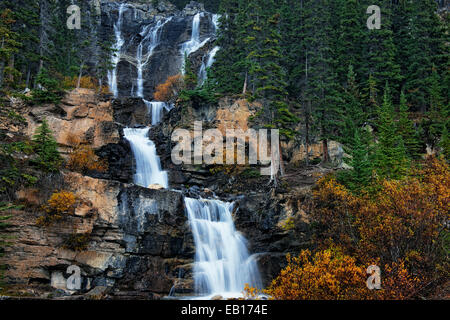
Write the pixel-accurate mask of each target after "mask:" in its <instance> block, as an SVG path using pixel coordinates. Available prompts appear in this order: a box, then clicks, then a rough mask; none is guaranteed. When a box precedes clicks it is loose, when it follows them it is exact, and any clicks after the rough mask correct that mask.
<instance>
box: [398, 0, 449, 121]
mask: <svg viewBox="0 0 450 320" xmlns="http://www.w3.org/2000/svg"><path fill="white" fill-rule="evenodd" d="M397 8H398V9H397V10H398V11H400V13H399V14H397V17H399V18H398V21H396V25H397V35H396V43H397V46H398V52H397V54H398V63H399V64H400V65H401V66H402V72H403V75H404V79H405V80H404V88H405V95H406V98H407V100H408V101H409V102H410V103H411V106H412V107H413V110H414V111H422V112H426V111H427V110H429V109H428V108H429V105H428V97H429V95H428V90H427V88H428V78H429V77H430V75H431V72H432V66H433V64H435V65H443V64H444V61H445V52H446V49H445V47H444V46H445V40H444V29H443V25H442V22H441V19H440V18H439V17H438V15H437V3H436V1H434V0H409V1H400V4H399V5H398V6H397ZM447 50H448V49H447ZM447 55H448V52H447Z"/></svg>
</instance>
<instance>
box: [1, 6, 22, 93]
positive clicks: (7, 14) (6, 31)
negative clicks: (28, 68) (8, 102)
mask: <svg viewBox="0 0 450 320" xmlns="http://www.w3.org/2000/svg"><path fill="white" fill-rule="evenodd" d="M14 22H15V20H14V18H13V12H12V11H11V10H10V9H4V10H2V11H1V12H0V89H2V88H3V87H5V86H6V87H8V88H11V87H14V85H15V80H16V78H17V77H18V75H19V72H18V71H17V70H16V69H15V65H14V55H15V54H16V53H17V52H19V48H20V46H21V44H20V43H19V42H18V41H17V40H18V34H17V33H16V32H14V31H13V24H14Z"/></svg>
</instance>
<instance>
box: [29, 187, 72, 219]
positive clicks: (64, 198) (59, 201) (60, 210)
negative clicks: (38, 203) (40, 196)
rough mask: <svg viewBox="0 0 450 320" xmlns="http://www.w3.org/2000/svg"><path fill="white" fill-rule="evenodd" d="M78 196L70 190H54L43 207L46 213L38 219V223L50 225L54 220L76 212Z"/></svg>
mask: <svg viewBox="0 0 450 320" xmlns="http://www.w3.org/2000/svg"><path fill="white" fill-rule="evenodd" d="M76 204H77V197H76V196H75V194H73V193H72V192H70V191H64V190H63V191H59V192H54V193H53V194H52V195H51V197H50V199H49V200H48V201H47V203H46V204H45V205H43V206H42V209H43V210H44V211H45V213H46V214H45V215H44V216H41V217H39V218H38V220H37V224H38V225H48V224H50V223H52V222H53V221H56V220H60V219H62V218H63V217H64V216H66V215H72V214H74V212H75V208H76Z"/></svg>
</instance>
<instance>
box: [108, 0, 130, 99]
mask: <svg viewBox="0 0 450 320" xmlns="http://www.w3.org/2000/svg"><path fill="white" fill-rule="evenodd" d="M125 10H126V5H125V4H124V3H121V4H120V6H119V17H118V18H117V21H116V23H115V24H114V35H115V37H116V42H115V43H114V45H113V50H114V52H113V56H112V58H111V63H112V66H113V69H112V70H109V71H108V86H109V89H110V91H111V92H112V94H113V95H114V97H115V98H117V96H118V95H119V90H118V88H117V65H118V63H119V61H120V50H121V49H122V46H123V45H124V43H125V40H124V39H123V37H122V22H123V13H124V11H125Z"/></svg>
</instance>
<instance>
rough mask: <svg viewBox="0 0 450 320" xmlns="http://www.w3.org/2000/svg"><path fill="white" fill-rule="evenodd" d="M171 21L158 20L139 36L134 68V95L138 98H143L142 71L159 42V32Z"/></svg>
mask: <svg viewBox="0 0 450 320" xmlns="http://www.w3.org/2000/svg"><path fill="white" fill-rule="evenodd" d="M171 20H172V17H169V18H167V19H163V20H159V21H158V22H157V23H156V25H155V26H154V27H151V26H145V27H144V28H143V29H142V31H141V33H140V35H141V36H142V40H141V42H140V43H139V45H138V47H137V52H136V68H137V80H136V82H137V90H136V95H137V96H138V97H140V98H144V78H143V69H144V67H145V66H146V65H147V63H148V62H149V60H150V58H151V56H152V55H153V52H154V50H155V49H156V47H158V45H159V44H160V41H161V31H162V28H163V27H164V25H165V24H166V23H168V22H169V21H171ZM147 42H148V45H147V53H146V54H145V55H143V48H144V44H145V43H147Z"/></svg>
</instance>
